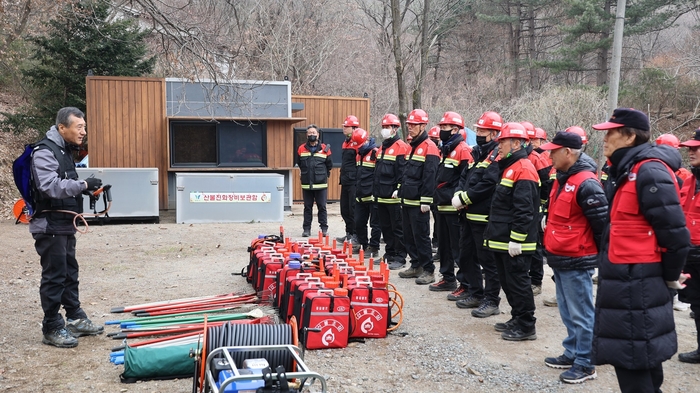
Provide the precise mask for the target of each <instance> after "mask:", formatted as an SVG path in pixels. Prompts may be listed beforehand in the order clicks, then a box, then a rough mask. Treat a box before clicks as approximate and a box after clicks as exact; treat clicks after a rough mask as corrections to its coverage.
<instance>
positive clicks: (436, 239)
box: [430, 204, 440, 247]
mask: <svg viewBox="0 0 700 393" xmlns="http://www.w3.org/2000/svg"><path fill="white" fill-rule="evenodd" d="M430 214H432V215H433V239H432V240H431V242H432V246H433V247H439V244H440V228H438V224H437V220H438V219H437V216H438V209H437V205H436V204H431V205H430Z"/></svg>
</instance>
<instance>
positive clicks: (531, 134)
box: [520, 121, 535, 139]
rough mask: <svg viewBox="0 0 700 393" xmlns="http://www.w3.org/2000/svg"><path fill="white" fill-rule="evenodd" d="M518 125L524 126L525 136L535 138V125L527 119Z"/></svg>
mask: <svg viewBox="0 0 700 393" xmlns="http://www.w3.org/2000/svg"><path fill="white" fill-rule="evenodd" d="M520 125H522V126H523V127H525V131H527V136H528V138H530V139H535V126H534V125H533V124H532V123H530V122H529V121H521V122H520Z"/></svg>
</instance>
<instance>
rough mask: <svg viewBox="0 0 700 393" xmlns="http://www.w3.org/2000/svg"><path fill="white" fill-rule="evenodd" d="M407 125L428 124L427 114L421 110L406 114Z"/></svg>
mask: <svg viewBox="0 0 700 393" xmlns="http://www.w3.org/2000/svg"><path fill="white" fill-rule="evenodd" d="M406 123H407V124H428V114H427V113H425V111H424V110H422V109H414V110H412V111H411V113H409V114H408V118H407V119H406Z"/></svg>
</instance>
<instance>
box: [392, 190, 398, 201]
mask: <svg viewBox="0 0 700 393" xmlns="http://www.w3.org/2000/svg"><path fill="white" fill-rule="evenodd" d="M391 197H392V198H394V199H396V198H398V197H399V190H394V192H393V193H392V194H391Z"/></svg>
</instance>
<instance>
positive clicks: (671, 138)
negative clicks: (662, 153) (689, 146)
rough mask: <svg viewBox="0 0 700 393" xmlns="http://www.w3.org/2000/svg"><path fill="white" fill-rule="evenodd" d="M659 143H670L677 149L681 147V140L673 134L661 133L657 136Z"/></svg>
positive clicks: (657, 142)
mask: <svg viewBox="0 0 700 393" xmlns="http://www.w3.org/2000/svg"><path fill="white" fill-rule="evenodd" d="M656 144H657V145H669V146H671V147H673V148H675V149H678V148H679V147H680V144H681V142H680V141H679V140H678V138H676V136H675V135H673V134H661V135H659V137H658V138H656Z"/></svg>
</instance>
